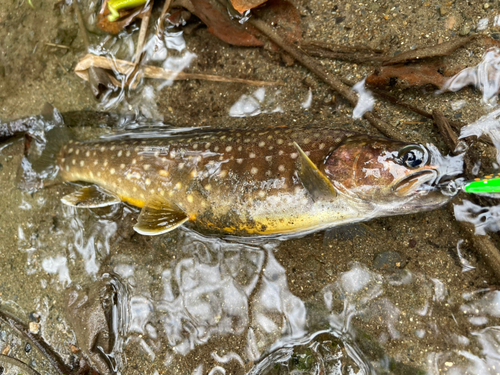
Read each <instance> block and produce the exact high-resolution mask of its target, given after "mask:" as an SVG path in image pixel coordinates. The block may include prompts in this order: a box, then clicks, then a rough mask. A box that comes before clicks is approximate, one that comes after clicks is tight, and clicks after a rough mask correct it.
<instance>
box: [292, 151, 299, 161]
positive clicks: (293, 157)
mask: <svg viewBox="0 0 500 375" xmlns="http://www.w3.org/2000/svg"><path fill="white" fill-rule="evenodd" d="M297 156H299V154H298V153H296V152H292V153H291V154H290V157H291V158H292V159H297Z"/></svg>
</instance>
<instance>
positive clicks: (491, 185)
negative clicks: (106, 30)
mask: <svg viewBox="0 0 500 375" xmlns="http://www.w3.org/2000/svg"><path fill="white" fill-rule="evenodd" d="M462 190H463V191H465V192H466V193H472V194H495V193H500V174H498V173H497V174H494V175H493V174H490V175H487V176H484V177H482V178H476V179H474V180H473V181H468V182H466V183H465V185H463V186H462Z"/></svg>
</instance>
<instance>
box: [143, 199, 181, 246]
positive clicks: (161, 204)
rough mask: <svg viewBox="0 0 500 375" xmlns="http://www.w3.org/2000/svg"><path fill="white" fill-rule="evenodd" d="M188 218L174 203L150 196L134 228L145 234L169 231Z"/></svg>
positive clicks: (152, 234) (153, 234)
mask: <svg viewBox="0 0 500 375" xmlns="http://www.w3.org/2000/svg"><path fill="white" fill-rule="evenodd" d="M188 220H189V216H188V215H187V214H186V213H185V212H184V211H183V210H182V209H181V208H180V207H179V206H177V205H176V204H175V203H173V202H170V201H168V200H167V199H165V198H163V197H158V196H155V197H152V198H150V199H148V200H147V201H146V204H145V205H144V207H143V208H142V211H141V213H140V215H139V218H138V219H137V224H136V225H135V226H134V229H135V231H136V232H137V233H139V234H142V235H146V236H156V235H159V234H163V233H167V232H170V231H171V230H174V229H175V228H177V227H179V226H181V225H182V224H183V223H185V222H186V221H188Z"/></svg>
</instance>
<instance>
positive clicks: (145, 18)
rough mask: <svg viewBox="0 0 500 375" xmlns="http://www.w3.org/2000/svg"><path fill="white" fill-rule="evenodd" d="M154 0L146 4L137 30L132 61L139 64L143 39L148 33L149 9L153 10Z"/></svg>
mask: <svg viewBox="0 0 500 375" xmlns="http://www.w3.org/2000/svg"><path fill="white" fill-rule="evenodd" d="M153 2H154V0H150V1H149V4H148V7H149V8H148V9H147V10H146V12H144V13H143V14H144V15H143V16H142V21H141V29H140V31H139V38H138V39H137V48H136V50H135V57H134V62H135V63H136V64H137V65H140V63H141V59H142V50H143V49H144V41H145V40H146V35H147V33H148V26H149V20H150V18H151V11H152V10H153Z"/></svg>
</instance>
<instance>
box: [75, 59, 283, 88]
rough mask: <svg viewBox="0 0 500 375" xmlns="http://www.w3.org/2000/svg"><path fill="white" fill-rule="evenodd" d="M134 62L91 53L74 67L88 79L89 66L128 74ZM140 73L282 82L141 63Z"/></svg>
mask: <svg viewBox="0 0 500 375" xmlns="http://www.w3.org/2000/svg"><path fill="white" fill-rule="evenodd" d="M135 66H136V64H134V63H132V62H130V61H125V60H117V59H114V60H111V59H108V58H107V57H105V56H96V55H92V54H88V55H86V56H85V57H84V58H83V59H81V60H80V61H79V62H78V64H77V65H76V67H75V73H76V74H77V75H78V76H79V77H80V78H82V79H84V80H86V81H88V79H89V74H88V70H89V69H90V68H93V67H94V68H95V67H98V68H102V69H108V70H114V71H117V72H118V73H121V74H124V75H129V74H130V73H131V72H132V71H133V70H134V68H135ZM140 74H142V75H143V76H144V77H147V78H155V79H165V80H174V81H177V80H186V79H201V80H205V81H216V82H228V83H243V84H247V85H257V86H274V85H282V84H283V82H269V81H253V80H248V79H243V78H231V77H222V76H214V75H208V74H201V73H184V72H176V71H173V70H169V69H163V68H160V67H157V66H150V65H143V66H142V67H141V70H140Z"/></svg>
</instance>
